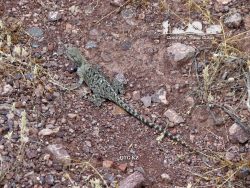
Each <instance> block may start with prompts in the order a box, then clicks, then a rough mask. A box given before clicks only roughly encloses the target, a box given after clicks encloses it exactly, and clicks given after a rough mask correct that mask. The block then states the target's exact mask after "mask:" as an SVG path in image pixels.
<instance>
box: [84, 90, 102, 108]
mask: <svg viewBox="0 0 250 188" xmlns="http://www.w3.org/2000/svg"><path fill="white" fill-rule="evenodd" d="M83 98H85V99H87V100H88V101H90V102H92V103H93V104H94V105H95V106H97V107H100V106H101V105H102V103H103V102H104V101H105V99H104V98H102V97H101V96H100V95H98V94H92V95H90V96H89V95H87V94H85V93H84V94H83Z"/></svg>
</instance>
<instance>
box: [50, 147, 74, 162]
mask: <svg viewBox="0 0 250 188" xmlns="http://www.w3.org/2000/svg"><path fill="white" fill-rule="evenodd" d="M47 149H48V151H49V152H50V153H51V154H52V156H53V157H54V159H55V160H57V161H59V162H62V163H64V164H69V163H70V161H71V157H70V155H69V154H68V152H67V151H66V150H65V149H64V148H63V145H62V144H52V145H48V146H47Z"/></svg>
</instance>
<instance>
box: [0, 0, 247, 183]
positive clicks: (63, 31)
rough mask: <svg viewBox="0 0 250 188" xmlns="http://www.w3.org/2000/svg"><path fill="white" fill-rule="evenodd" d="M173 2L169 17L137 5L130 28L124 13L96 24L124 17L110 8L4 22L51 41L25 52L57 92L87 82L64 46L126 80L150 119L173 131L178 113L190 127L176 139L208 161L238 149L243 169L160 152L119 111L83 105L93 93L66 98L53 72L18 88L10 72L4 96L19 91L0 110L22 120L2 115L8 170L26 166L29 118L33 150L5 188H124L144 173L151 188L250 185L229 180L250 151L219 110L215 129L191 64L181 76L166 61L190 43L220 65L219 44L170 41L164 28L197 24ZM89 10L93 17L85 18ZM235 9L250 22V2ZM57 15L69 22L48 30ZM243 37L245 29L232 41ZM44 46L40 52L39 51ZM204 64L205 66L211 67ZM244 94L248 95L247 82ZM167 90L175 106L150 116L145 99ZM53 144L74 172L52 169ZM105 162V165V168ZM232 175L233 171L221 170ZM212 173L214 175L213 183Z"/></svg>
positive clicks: (21, 7)
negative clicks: (170, 122) (120, 185)
mask: <svg viewBox="0 0 250 188" xmlns="http://www.w3.org/2000/svg"><path fill="white" fill-rule="evenodd" d="M39 2H40V3H39ZM160 2H163V1H160ZM165 2H166V5H168V6H169V8H170V12H167V10H164V7H163V9H162V8H160V7H159V3H158V1H150V2H149V4H148V5H144V4H143V3H141V6H139V5H138V3H132V4H131V3H129V4H128V5H127V6H124V7H122V8H121V11H122V10H125V9H129V8H132V10H133V14H134V17H133V19H132V20H133V21H134V24H128V23H127V22H126V20H125V19H124V18H123V17H122V13H121V11H119V12H117V11H115V12H114V13H113V14H111V15H110V16H107V17H106V18H104V19H103V20H101V21H100V22H99V23H96V22H98V21H99V20H100V19H101V18H103V17H104V16H105V15H107V14H108V13H110V12H111V11H113V10H115V9H116V8H117V7H115V6H113V5H111V4H110V1H108V0H105V1H89V0H85V1H80V0H79V1H78V0H70V1H67V0H61V1H25V0H21V1H15V0H11V1H2V2H1V3H0V4H1V5H2V6H1V8H0V16H1V17H2V19H5V18H6V17H14V18H17V19H20V20H21V21H22V28H23V29H24V30H25V31H27V29H28V28H30V27H33V26H37V27H39V28H40V29H42V30H43V32H44V33H43V38H42V39H40V40H37V39H33V38H32V37H30V38H29V39H24V40H23V41H25V43H23V44H22V45H23V46H26V47H30V48H29V49H30V50H31V51H32V55H33V57H36V58H37V57H40V56H41V60H39V65H40V66H42V67H43V68H44V70H46V71H47V72H49V73H50V74H51V75H52V76H53V77H54V79H55V80H56V81H57V82H59V83H62V84H65V85H72V84H74V83H76V82H77V80H78V77H77V76H76V74H75V72H74V71H72V70H73V69H74V68H75V66H74V65H73V63H72V62H71V61H70V60H68V59H67V58H66V56H65V55H64V50H65V45H68V44H72V45H74V46H77V47H79V48H80V49H81V51H82V52H83V54H84V55H85V56H86V58H87V59H88V60H89V62H91V63H93V64H98V65H100V66H101V69H102V70H104V72H105V73H107V75H108V76H109V77H111V78H112V77H113V76H114V75H115V74H116V73H123V74H124V75H125V77H126V79H127V81H128V84H127V85H126V87H125V91H126V92H125V95H124V98H125V99H126V100H127V101H128V102H129V103H130V104H131V105H132V106H133V107H135V108H136V109H138V110H139V111H140V112H141V114H143V115H144V116H145V117H148V118H149V119H155V121H156V122H157V123H160V124H163V125H164V124H166V122H167V120H166V117H165V116H164V115H163V114H164V112H166V111H167V110H168V109H173V110H175V111H176V112H177V113H178V114H180V115H181V116H182V117H183V118H184V119H185V123H184V124H182V125H175V126H174V127H173V128H168V129H169V131H170V132H172V133H173V134H179V135H181V137H182V138H183V140H185V141H186V142H188V143H191V145H192V146H193V147H195V148H197V149H200V150H204V152H205V153H206V151H205V149H208V148H209V149H210V150H212V151H214V152H219V153H221V155H222V156H224V155H225V153H226V152H227V151H228V150H229V149H230V148H231V147H233V146H237V148H238V152H237V155H236V156H237V157H239V159H235V160H236V161H234V162H235V163H234V165H228V164H226V162H220V160H219V159H218V158H216V157H215V154H211V152H209V155H211V156H213V157H215V158H209V157H207V156H203V155H196V154H193V153H190V152H189V151H188V150H187V149H186V148H183V147H182V146H180V145H179V144H175V143H173V142H171V141H170V140H168V139H167V138H165V139H164V140H163V141H161V142H158V141H157V140H156V138H157V137H158V136H159V134H158V133H157V132H155V131H154V130H151V129H148V128H146V126H144V125H143V124H142V123H140V122H139V121H138V120H136V119H135V118H133V117H132V116H130V115H128V114H126V113H124V112H123V111H122V110H121V109H119V108H118V107H116V105H115V104H113V103H111V102H108V101H107V102H105V103H104V104H103V105H102V106H101V107H96V106H94V105H93V104H91V103H90V102H88V101H85V100H84V99H82V97H81V93H82V92H83V90H84V87H85V86H83V87H81V88H79V89H77V90H74V91H65V90H63V89H62V88H60V87H59V86H57V85H56V84H53V83H51V82H49V81H48V77H47V76H45V74H44V72H41V77H40V78H39V79H37V80H35V81H34V82H29V81H28V80H27V79H18V78H16V75H17V73H13V72H12V75H6V74H4V72H3V73H2V78H1V79H2V80H1V82H2V84H1V87H3V86H4V85H6V84H10V85H12V87H13V91H12V92H11V94H9V95H5V96H1V98H0V103H1V104H8V105H11V104H13V103H14V102H16V103H17V104H20V105H18V106H17V107H16V108H17V112H15V113H14V114H15V116H14V117H13V118H9V119H8V118H7V117H6V116H7V114H8V113H9V112H8V111H7V110H3V112H2V111H1V114H0V115H1V120H3V121H1V131H0V133H1V136H0V139H1V142H0V145H1V146H2V147H1V148H0V151H1V161H3V162H2V165H7V166H8V165H10V166H11V165H13V164H14V162H15V161H18V160H19V159H18V156H19V155H18V153H17V151H18V148H19V147H20V142H19V138H20V137H19V135H20V129H19V126H18V124H19V122H20V119H21V116H20V112H21V111H22V110H24V109H25V110H26V112H27V127H28V129H29V135H28V137H29V141H28V143H27V144H26V145H25V147H24V148H23V158H22V160H21V161H20V162H18V164H17V165H16V166H15V167H14V168H13V169H11V170H9V171H8V172H7V174H6V176H4V178H3V179H2V181H1V186H2V187H5V188H9V187H36V188H38V187H58V188H59V187H73V186H75V187H91V184H90V180H91V179H93V178H98V179H101V177H102V178H103V179H105V180H106V181H107V184H108V185H109V186H110V187H114V185H115V182H120V181H121V180H122V179H124V178H125V177H127V176H128V175H129V174H131V173H133V172H134V171H136V170H139V171H143V173H144V177H145V187H155V188H156V187H157V188H158V187H159V188H161V187H188V185H189V186H190V185H192V187H219V186H220V185H221V187H230V186H231V187H247V186H249V185H250V177H249V175H248V176H243V177H241V176H240V175H238V176H236V175H235V176H233V177H232V178H229V180H227V178H228V177H229V176H230V173H234V172H236V168H237V167H238V166H239V164H241V163H238V162H242V163H243V162H245V161H246V160H247V156H249V151H250V145H249V143H244V144H239V143H232V142H231V141H230V139H229V133H228V130H229V127H230V126H231V125H232V124H233V120H232V119H230V118H228V117H227V115H226V114H225V113H224V112H223V111H222V110H220V109H212V112H213V113H214V114H215V115H216V119H217V120H218V119H223V118H225V121H224V122H223V123H222V124H221V125H216V123H215V122H214V119H213V117H212V115H211V111H209V109H208V107H207V106H206V102H205V101H202V99H201V98H199V91H198V89H197V88H198V87H197V79H196V74H195V71H194V70H193V68H192V61H190V62H187V63H185V64H184V65H182V66H179V67H173V66H172V64H171V63H170V61H169V60H168V59H167V58H166V57H165V53H166V49H167V47H169V46H171V45H172V44H173V43H174V42H182V43H184V44H186V45H191V46H195V47H196V48H197V49H200V48H202V47H208V48H210V49H208V50H210V52H208V53H207V54H206V55H209V54H210V55H211V54H212V52H213V50H214V49H215V47H216V45H215V44H213V42H212V41H211V40H192V39H188V40H185V41H178V40H171V39H168V38H167V37H166V36H164V35H162V34H161V30H162V22H163V21H164V20H165V19H167V18H168V19H169V20H170V22H171V23H173V24H175V23H176V24H178V23H181V20H180V18H182V19H183V20H182V21H187V20H188V19H187V18H188V16H189V14H188V8H187V4H186V5H185V4H184V3H183V2H184V1H181V0H180V1H170V0H166V1H165ZM197 2H198V1H197ZM157 3H158V4H157ZM139 4H140V3H139ZM73 5H74V6H76V7H78V11H76V13H75V15H74V14H73V13H72V12H71V11H70V10H69V8H70V7H72V6H73ZM89 6H90V7H92V8H93V11H92V12H91V13H88V14H86V11H87V10H89V8H88V7H89ZM3 7H4V8H3ZM227 8H228V9H233V8H234V9H236V10H238V11H240V12H241V13H242V15H243V16H246V15H247V13H249V3H248V1H246V0H244V1H243V0H242V1H237V2H236V1H232V2H231V4H230V5H228V6H227V7H226V9H227ZM207 9H208V10H210V11H211V15H212V16H213V17H214V18H219V17H220V16H222V15H223V14H226V13H227V11H226V12H225V11H223V10H224V9H225V6H222V5H219V4H218V3H213V4H211V5H209V6H208V7H207ZM50 11H59V12H60V15H61V19H59V20H58V21H49V20H48V14H49V12H50ZM173 12H174V13H175V14H176V15H178V16H175V15H174V14H173ZM190 16H191V18H190V19H192V20H201V21H202V20H203V19H204V17H203V16H202V15H201V14H199V12H198V11H195V10H193V11H192V12H191V15H190ZM248 17H249V16H248ZM95 30H96V31H95ZM244 31H245V28H244V25H242V27H240V28H238V29H236V30H234V31H233V32H235V33H240V32H244ZM228 32H230V29H228ZM93 33H94V34H93ZM88 41H95V42H96V45H97V47H96V48H93V49H87V48H86V43H87V42H88ZM35 45H37V46H38V47H36V48H34V46H35ZM243 50H244V49H243ZM199 58H200V59H201V60H203V58H202V57H199ZM239 85H241V86H244V82H242V83H239ZM160 88H164V89H165V90H166V91H167V101H168V104H162V103H153V105H152V106H151V107H148V108H146V107H145V106H144V105H143V103H142V102H141V100H140V98H141V97H143V96H146V95H151V94H153V93H155V92H156V91H158V90H159V89H160ZM226 89H228V88H225V90H220V91H217V90H216V91H214V92H215V93H216V94H217V96H219V97H220V98H219V100H218V101H220V102H225V101H226V102H227V104H229V105H231V106H233V107H235V108H236V107H238V111H237V112H239V113H240V115H241V117H242V118H243V119H245V120H246V121H247V120H249V112H248V111H247V108H246V107H245V106H244V105H245V103H242V102H240V103H239V98H240V97H236V100H234V99H233V98H234V97H230V96H229V97H225V96H224V93H227V92H228V91H227V90H226ZM135 91H137V92H140V97H139V99H138V98H136V97H134V95H133V92H135ZM244 92H245V90H244ZM244 92H243V91H242V92H241V93H240V94H244ZM224 97H225V98H224ZM222 99H225V100H222ZM241 99H242V100H246V96H245V97H244V96H243V97H242V96H241ZM23 101H25V102H24V103H23ZM237 104H239V105H237ZM193 107H194V108H193ZM10 127H12V128H10ZM45 128H50V129H56V128H59V131H58V132H56V133H53V134H50V135H47V136H41V135H39V134H38V133H39V132H40V131H41V130H43V129H45ZM10 130H12V131H13V139H11V141H7V139H6V137H4V135H6V134H7V133H8V131H10ZM248 142H249V141H248ZM52 144H62V145H63V147H64V149H65V150H66V151H67V152H68V154H69V155H70V157H71V160H72V161H71V165H69V166H64V165H63V164H62V163H61V162H60V161H57V160H55V159H53V157H52V155H51V154H50V153H49V151H48V149H47V146H48V145H52ZM181 156H182V157H181ZM180 157H181V158H180ZM237 157H235V158H237ZM87 161H89V163H90V164H91V165H92V166H93V167H94V168H95V169H96V171H98V173H99V175H98V174H97V173H96V171H94V170H93V169H92V168H91V167H84V163H85V162H87ZM103 161H106V162H104V163H105V164H103ZM107 161H108V162H107ZM110 163H112V164H110ZM106 165H107V166H106ZM223 165H226V166H227V168H222V167H223ZM124 166H125V167H124ZM1 167H2V169H4V168H3V166H1ZM219 168H220V169H219ZM216 169H219V170H216ZM209 171H212V172H211V173H208V172H209ZM164 174H167V175H169V179H164V178H162V177H161V176H164ZM100 176H101V177H100ZM102 186H103V187H104V185H102ZM92 187H93V186H92Z"/></svg>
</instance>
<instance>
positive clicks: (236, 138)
mask: <svg viewBox="0 0 250 188" xmlns="http://www.w3.org/2000/svg"><path fill="white" fill-rule="evenodd" d="M229 135H230V139H231V141H232V142H234V143H235V142H239V143H241V144H243V143H245V142H247V141H248V140H249V137H250V136H249V135H248V134H247V132H246V131H244V130H243V129H242V128H241V127H240V125H238V124H237V123H234V124H233V125H232V126H231V127H230V128H229Z"/></svg>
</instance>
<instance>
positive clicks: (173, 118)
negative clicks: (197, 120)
mask: <svg viewBox="0 0 250 188" xmlns="http://www.w3.org/2000/svg"><path fill="white" fill-rule="evenodd" d="M164 116H166V117H167V118H168V119H169V121H170V122H172V123H174V124H180V123H184V122H185V120H184V119H183V118H182V117H181V116H180V115H178V114H177V112H176V111H175V110H172V109H169V110H167V111H166V112H165V113H164Z"/></svg>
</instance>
